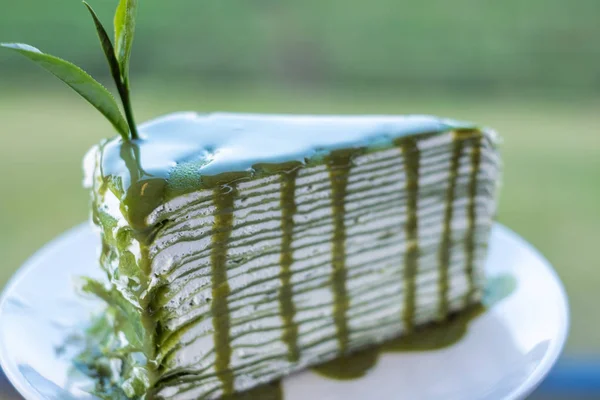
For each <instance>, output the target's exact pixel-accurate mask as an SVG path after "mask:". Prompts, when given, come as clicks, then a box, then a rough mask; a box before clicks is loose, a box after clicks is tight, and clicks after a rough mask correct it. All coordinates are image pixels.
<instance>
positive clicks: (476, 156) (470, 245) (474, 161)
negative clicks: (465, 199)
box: [465, 131, 482, 302]
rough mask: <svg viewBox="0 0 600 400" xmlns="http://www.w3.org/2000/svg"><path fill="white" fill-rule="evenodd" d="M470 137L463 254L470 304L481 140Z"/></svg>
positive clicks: (473, 292) (474, 133)
mask: <svg viewBox="0 0 600 400" xmlns="http://www.w3.org/2000/svg"><path fill="white" fill-rule="evenodd" d="M471 134H472V135H475V140H474V142H475V143H474V144H473V147H472V153H471V177H470V180H469V188H468V191H469V204H468V206H467V220H468V227H467V239H466V242H465V252H466V253H467V261H466V264H467V265H466V271H467V276H468V277H469V292H468V293H467V301H468V302H471V301H472V298H473V296H474V295H475V291H476V288H475V268H474V267H473V264H474V261H475V233H476V232H475V231H476V229H475V228H476V225H477V206H476V204H475V198H476V197H477V175H478V174H479V167H480V164H481V140H482V135H481V133H480V132H477V131H472V133H471Z"/></svg>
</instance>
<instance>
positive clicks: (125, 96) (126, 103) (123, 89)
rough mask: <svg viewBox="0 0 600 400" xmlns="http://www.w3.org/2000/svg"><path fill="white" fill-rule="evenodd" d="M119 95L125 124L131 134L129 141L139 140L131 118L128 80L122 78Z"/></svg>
mask: <svg viewBox="0 0 600 400" xmlns="http://www.w3.org/2000/svg"><path fill="white" fill-rule="evenodd" d="M117 86H118V88H119V95H120V96H121V101H122V102H123V110H124V111H125V118H126V119H127V123H128V124H129V129H130V131H131V132H130V133H131V140H136V139H139V137H140V135H139V134H138V130H137V125H136V124H135V119H134V117H133V108H132V107H131V92H130V90H129V79H127V78H122V85H118V84H117Z"/></svg>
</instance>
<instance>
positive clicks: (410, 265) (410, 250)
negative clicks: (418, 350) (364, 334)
mask: <svg viewBox="0 0 600 400" xmlns="http://www.w3.org/2000/svg"><path fill="white" fill-rule="evenodd" d="M417 143H418V142H417V139H415V138H406V139H403V140H401V141H399V145H400V148H401V149H402V153H403V155H404V171H405V174H406V193H407V194H408V199H407V206H406V207H407V210H406V225H405V231H406V253H405V258H404V292H405V297H404V299H405V300H404V313H403V315H402V320H403V321H404V327H405V329H406V332H411V331H412V330H413V327H414V314H415V301H416V276H417V269H418V262H419V260H418V259H419V232H418V216H417V212H418V204H417V202H418V199H419V167H420V157H421V154H420V152H419V148H418V145H417Z"/></svg>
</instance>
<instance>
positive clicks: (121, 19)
mask: <svg viewBox="0 0 600 400" xmlns="http://www.w3.org/2000/svg"><path fill="white" fill-rule="evenodd" d="M137 7H138V0H120V2H119V5H118V7H117V12H116V13H115V22H114V24H115V49H116V54H117V60H119V65H120V66H121V74H122V77H123V82H124V83H125V85H126V86H127V87H129V59H130V57H131V47H132V45H133V37H134V35H135V17H136V14H137Z"/></svg>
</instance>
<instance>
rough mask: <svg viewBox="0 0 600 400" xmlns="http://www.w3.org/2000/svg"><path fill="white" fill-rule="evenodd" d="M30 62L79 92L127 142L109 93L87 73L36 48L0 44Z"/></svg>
mask: <svg viewBox="0 0 600 400" xmlns="http://www.w3.org/2000/svg"><path fill="white" fill-rule="evenodd" d="M0 46H2V47H5V48H7V49H11V50H14V51H16V52H18V53H20V54H22V55H24V56H25V57H27V58H29V59H30V60H32V61H34V62H35V63H37V64H38V65H40V66H41V67H43V68H44V69H46V70H47V71H49V72H50V73H51V74H53V75H54V76H56V77H57V78H58V79H60V80H61V81H63V82H64V83H66V84H67V85H68V86H69V87H71V88H72V89H73V90H75V91H76V92H77V93H79V94H80V95H81V96H82V97H83V98H84V99H86V100H87V101H88V102H89V103H90V104H91V105H93V106H94V107H95V108H96V109H97V110H98V111H100V112H101V113H102V115H104V116H105V117H106V118H107V119H108V120H109V121H110V122H111V123H112V124H113V126H114V127H115V129H116V130H117V131H118V132H119V134H121V136H122V137H123V139H124V140H129V126H128V124H127V121H126V120H125V119H124V118H123V115H122V114H121V110H120V109H119V106H118V104H117V102H116V100H115V98H114V97H113V95H112V94H110V92H109V91H108V90H107V89H106V88H105V87H104V86H102V85H101V84H100V83H99V82H98V81H96V80H95V79H94V78H92V77H91V76H90V75H89V74H88V73H87V72H85V71H84V70H82V69H81V68H79V67H78V66H76V65H75V64H72V63H70V62H68V61H65V60H63V59H61V58H58V57H55V56H51V55H49V54H44V53H42V52H41V51H40V50H39V49H36V48H35V47H33V46H29V45H27V44H23V43H0Z"/></svg>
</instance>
